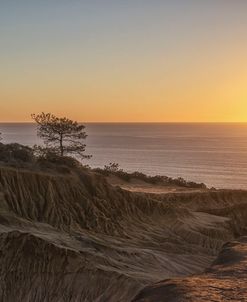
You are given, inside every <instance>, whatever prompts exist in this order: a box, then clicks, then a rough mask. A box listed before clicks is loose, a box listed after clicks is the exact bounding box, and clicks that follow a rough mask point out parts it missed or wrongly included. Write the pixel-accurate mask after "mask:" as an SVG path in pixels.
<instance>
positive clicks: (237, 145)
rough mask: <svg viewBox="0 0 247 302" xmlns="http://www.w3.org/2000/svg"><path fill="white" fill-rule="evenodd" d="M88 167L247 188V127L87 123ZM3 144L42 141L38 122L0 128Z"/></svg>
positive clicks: (238, 125)
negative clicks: (110, 165)
mask: <svg viewBox="0 0 247 302" xmlns="http://www.w3.org/2000/svg"><path fill="white" fill-rule="evenodd" d="M85 126H86V132H87V134H88V138H87V139H86V144H87V148H86V154H91V155H92V158H91V159H90V160H85V164H88V165H90V166H91V167H103V166H104V165H106V164H108V163H109V162H117V163H119V164H120V167H121V168H123V169H124V170H126V171H129V172H132V171H141V172H143V173H146V174H148V175H157V174H159V175H167V176H170V177H180V176H181V177H183V178H185V179H186V180H191V181H196V182H203V183H205V184H206V185H208V186H210V187H211V186H214V187H216V188H231V189H232V188H234V189H247V124H206V123H205V124H204V123H202V124H200V123H198V124H179V123H178V124H176V123H161V124H156V123H117V124H115V123H87V124H85ZM0 132H2V136H3V142H5V143H10V142H18V143H21V144H25V145H30V146H32V145H34V144H37V143H40V141H39V139H38V138H37V135H36V126H35V125H34V124H23V123H2V124H0Z"/></svg>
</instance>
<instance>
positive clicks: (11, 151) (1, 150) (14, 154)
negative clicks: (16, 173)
mask: <svg viewBox="0 0 247 302" xmlns="http://www.w3.org/2000/svg"><path fill="white" fill-rule="evenodd" d="M0 161H1V162H4V163H17V164H18V163H32V162H34V161H35V156H34V153H33V149H32V148H30V147H27V146H23V145H20V144H17V143H14V144H0Z"/></svg>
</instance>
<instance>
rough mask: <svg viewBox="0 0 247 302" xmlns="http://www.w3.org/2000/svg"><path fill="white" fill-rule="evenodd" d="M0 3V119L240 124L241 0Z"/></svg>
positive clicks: (245, 98)
mask: <svg viewBox="0 0 247 302" xmlns="http://www.w3.org/2000/svg"><path fill="white" fill-rule="evenodd" d="M38 2H39V3H38ZM0 6H1V7H0V37H1V41H0V44H1V47H0V62H1V69H0V122H6V121H30V114H31V113H32V112H40V111H49V112H53V113H55V114H58V115H66V116H68V117H71V118H73V119H77V120H79V121H84V122H247V55H246V54H247V39H246V33H247V18H246V14H247V1H241V0H236V1H226V0H222V1H221V0H218V1H215V0H214V1H213V0H208V1H198V0H197V1H195V0H180V1H179V0H175V1H161V0H154V1H147V0H142V1H141V0H136V1H133V0H131V1H130V0H126V1H113V0H112V1H96V0H93V1H76V0H71V1H63V0H61V1H54V0H51V1H26V0H23V1H5V3H1V4H0Z"/></svg>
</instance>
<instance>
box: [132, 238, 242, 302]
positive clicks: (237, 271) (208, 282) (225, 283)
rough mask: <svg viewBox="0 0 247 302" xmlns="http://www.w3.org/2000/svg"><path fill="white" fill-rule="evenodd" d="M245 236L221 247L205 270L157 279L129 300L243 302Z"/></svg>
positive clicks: (137, 301) (149, 301)
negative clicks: (157, 280)
mask: <svg viewBox="0 0 247 302" xmlns="http://www.w3.org/2000/svg"><path fill="white" fill-rule="evenodd" d="M246 271H247V237H241V238H240V239H238V240H236V241H232V242H230V243H227V244H225V245H224V246H223V248H222V250H221V252H220V254H219V256H218V257H217V259H216V261H214V263H213V264H212V266H211V267H210V269H208V270H207V271H206V272H204V273H202V274H199V275H193V276H191V277H186V278H174V279H170V280H165V281H161V282H158V283H156V284H154V285H151V286H148V287H147V288H145V289H144V290H142V291H141V292H140V293H139V294H138V295H137V297H136V298H135V299H134V300H133V301H132V302H157V301H159V302H180V301H182V302H201V301H205V302H212V301H215V302H226V301H231V302H240V301H247V273H246Z"/></svg>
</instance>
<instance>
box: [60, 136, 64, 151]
mask: <svg viewBox="0 0 247 302" xmlns="http://www.w3.org/2000/svg"><path fill="white" fill-rule="evenodd" d="M59 143H60V155H61V156H63V154H64V150H63V135H62V134H60V141H59Z"/></svg>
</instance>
